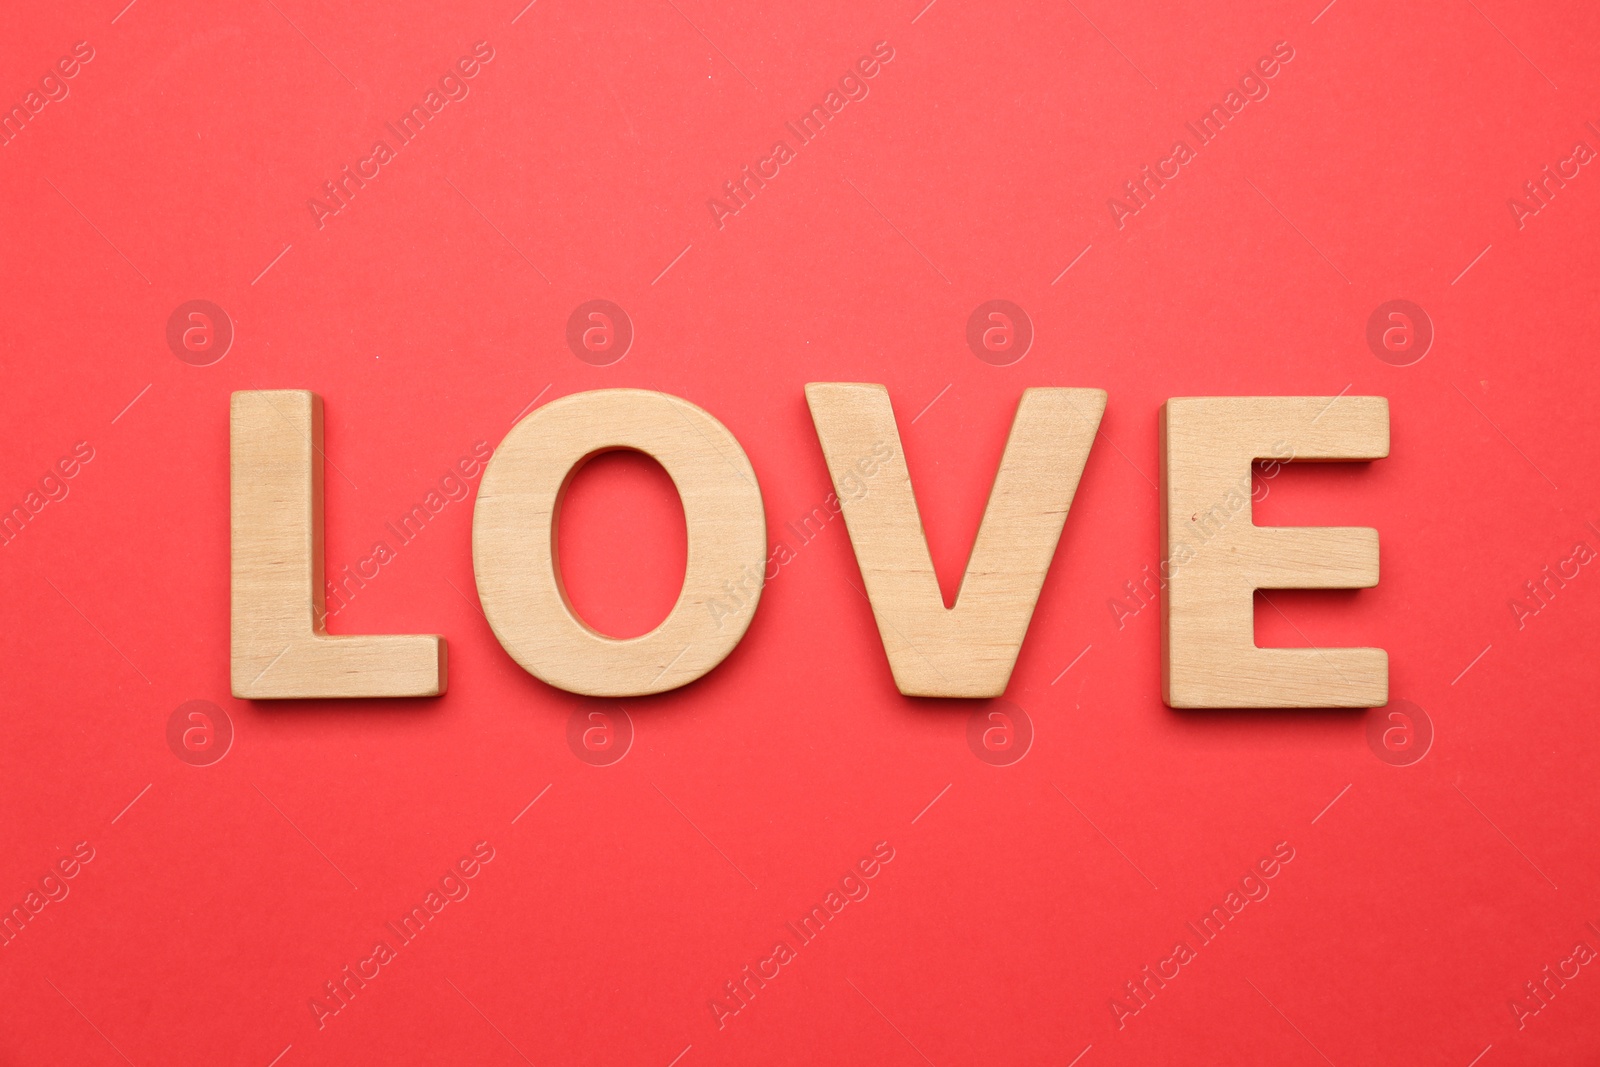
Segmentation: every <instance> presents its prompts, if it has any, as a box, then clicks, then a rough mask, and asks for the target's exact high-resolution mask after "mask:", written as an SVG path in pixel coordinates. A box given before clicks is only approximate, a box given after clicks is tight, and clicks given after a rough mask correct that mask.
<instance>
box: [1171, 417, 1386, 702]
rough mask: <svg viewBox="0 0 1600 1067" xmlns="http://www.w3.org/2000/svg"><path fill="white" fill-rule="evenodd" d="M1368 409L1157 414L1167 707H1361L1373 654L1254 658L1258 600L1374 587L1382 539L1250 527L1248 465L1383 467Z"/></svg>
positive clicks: (1259, 652) (1379, 661) (1281, 651)
mask: <svg viewBox="0 0 1600 1067" xmlns="http://www.w3.org/2000/svg"><path fill="white" fill-rule="evenodd" d="M1388 454H1389V401H1388V400H1387V399H1385V398H1384V397H1377V396H1339V397H1326V396H1310V397H1306V396H1274V397H1261V396H1255V397H1175V398H1173V399H1171V400H1168V401H1167V402H1166V404H1165V405H1164V406H1163V407H1162V409H1161V494H1162V506H1161V556H1162V567H1163V574H1164V575H1165V577H1166V579H1167V580H1166V583H1165V590H1164V592H1163V595H1162V599H1161V654H1162V696H1163V698H1164V699H1165V700H1166V702H1167V704H1168V705H1169V706H1170V707H1174V708H1368V707H1381V706H1383V705H1384V704H1387V703H1388V700H1389V656H1388V653H1386V652H1385V651H1384V650H1383V649H1380V648H1257V647H1256V643H1255V615H1254V597H1255V590H1257V589H1356V588H1368V587H1371V586H1374V585H1377V584H1378V532H1377V531H1376V530H1373V529H1369V528H1366V527H1303V526H1256V525H1254V524H1253V523H1252V522H1251V506H1250V497H1251V481H1250V476H1251V465H1252V464H1253V463H1254V461H1256V460H1258V459H1276V460H1278V461H1286V460H1288V459H1292V460H1293V461H1294V462H1308V461H1328V460H1370V459H1381V458H1382V457H1384V456H1387V455H1388Z"/></svg>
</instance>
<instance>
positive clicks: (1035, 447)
mask: <svg viewBox="0 0 1600 1067" xmlns="http://www.w3.org/2000/svg"><path fill="white" fill-rule="evenodd" d="M806 400H807V402H808V403H809V404H810V406H811V419H812V421H813V422H814V423H815V424H816V428H817V438H818V439H819V440H820V441H821V443H822V452H823V455H824V456H825V457H826V459H827V462H828V470H829V472H830V473H831V475H832V477H833V484H834V488H835V491H836V493H837V494H838V497H839V500H840V501H841V503H842V504H843V507H844V518H845V524H846V526H847V527H848V528H849V531H850V542H851V544H852V545H854V546H855V553H856V562H857V564H858V565H859V566H860V568H861V577H862V580H863V581H864V582H866V586H867V597H868V599H869V600H870V601H871V603H872V613H873V615H874V616H875V617H876V619H877V622H878V633H879V635H880V636H881V637H882V639H883V647H884V651H885V652H886V653H887V654H888V657H889V669H890V670H891V671H892V672H893V674H894V681H895V685H896V686H897V687H898V688H899V690H900V692H902V693H904V694H905V695H906V696H926V697H997V696H999V695H1001V694H1002V693H1004V692H1005V688H1006V683H1007V682H1008V681H1009V680H1010V678H1011V671H1012V668H1013V667H1015V666H1016V662H1017V653H1018V651H1019V650H1020V649H1021V648H1022V639H1023V637H1024V636H1025V635H1026V634H1027V632H1028V622H1029V620H1030V619H1032V618H1033V609H1034V605H1035V604H1036V603H1037V601H1038V599H1039V590H1040V588H1041V586H1042V585H1043V584H1044V576H1045V572H1046V571H1048V570H1049V568H1050V560H1051V558H1052V557H1054V555H1055V551H1056V543H1057V542H1058V541H1059V540H1060V538H1061V528H1062V525H1063V524H1064V523H1065V522H1066V518H1067V509H1068V508H1069V507H1070V506H1071V504H1072V497H1073V495H1074V494H1075V493H1076V492H1077V489H1078V479H1079V478H1080V477H1081V476H1082V474H1083V467H1084V463H1085V462H1086V461H1087V460H1088V458H1089V449H1090V448H1091V447H1092V446H1093V444H1094V438H1095V433H1096V431H1097V430H1098V429H1099V427H1100V417H1101V416H1102V415H1103V414H1104V413H1105V407H1106V394H1105V391H1104V390H1101V389H1027V390H1024V391H1023V394H1022V399H1021V400H1020V401H1019V402H1018V404H1017V413H1016V416H1015V418H1014V419H1013V420H1012V423H1011V435H1010V436H1009V437H1008V438H1007V440H1006V448H1005V453H1004V455H1003V456H1002V457H1001V459H1000V469H999V471H998V472H997V473H996V474H995V479H994V485H993V487H992V488H991V489H990V491H989V502H988V505H987V506H986V507H985V509H984V513H983V522H982V524H981V525H980V526H979V527H978V536H977V538H976V540H975V541H974V542H973V546H972V554H971V556H970V557H969V558H968V561H967V569H966V572H965V574H964V575H963V577H962V579H961V588H960V591H959V592H958V593H957V595H956V602H955V606H954V607H952V608H946V607H945V606H944V598H943V596H942V595H941V594H940V592H939V579H938V577H937V575H936V574H935V573H934V569H933V559H932V557H931V556H930V555H929V553H928V541H927V538H926V537H925V536H924V534H923V530H922V516H921V512H920V511H919V510H918V508H917V498H916V493H915V492H914V491H913V489H912V487H911V474H910V472H909V470H908V469H907V468H906V462H905V455H904V453H903V452H902V450H901V447H900V432H899V430H898V428H897V427H896V425H895V417H894V409H893V407H892V406H891V404H890V402H889V391H888V390H887V389H885V388H884V387H883V386H881V385H865V384H856V383H848V382H813V383H811V384H810V385H807V386H806ZM885 446H888V448H887V451H888V453H889V454H888V458H887V459H884V460H882V466H881V467H880V468H877V469H875V471H874V473H873V475H872V476H871V478H869V479H861V478H860V476H859V475H858V474H855V473H854V471H855V468H856V464H857V463H858V462H860V461H862V460H863V459H865V458H866V457H871V456H874V454H875V450H876V454H877V455H879V456H881V455H882V454H883V450H884V447H885ZM847 479H848V480H847ZM857 484H864V485H865V490H864V491H851V486H853V485H857Z"/></svg>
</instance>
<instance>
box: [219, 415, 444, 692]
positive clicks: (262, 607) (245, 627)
mask: <svg viewBox="0 0 1600 1067" xmlns="http://www.w3.org/2000/svg"><path fill="white" fill-rule="evenodd" d="M230 421H231V430H230V435H231V448H230V455H229V462H230V469H231V475H230V477H231V493H232V509H231V510H232V525H233V654H232V676H233V695H234V696H236V697H240V698H244V699H251V700H305V699H313V698H323V697H423V696H437V695H439V694H440V693H443V692H444V690H445V685H446V680H447V677H446V660H445V656H446V649H445V641H444V638H442V637H438V636H433V635H421V634H406V635H398V634H382V635H367V634H363V635H359V636H358V635H351V634H338V635H332V634H329V633H328V631H327V627H326V625H325V619H326V608H325V604H324V599H323V579H322V566H323V560H322V465H323V458H324V457H323V452H322V398H321V397H320V396H318V395H317V394H315V393H311V392H307V391H305V390H300V389H283V390H251V391H248V392H238V393H234V394H233V403H232V411H231V417H230Z"/></svg>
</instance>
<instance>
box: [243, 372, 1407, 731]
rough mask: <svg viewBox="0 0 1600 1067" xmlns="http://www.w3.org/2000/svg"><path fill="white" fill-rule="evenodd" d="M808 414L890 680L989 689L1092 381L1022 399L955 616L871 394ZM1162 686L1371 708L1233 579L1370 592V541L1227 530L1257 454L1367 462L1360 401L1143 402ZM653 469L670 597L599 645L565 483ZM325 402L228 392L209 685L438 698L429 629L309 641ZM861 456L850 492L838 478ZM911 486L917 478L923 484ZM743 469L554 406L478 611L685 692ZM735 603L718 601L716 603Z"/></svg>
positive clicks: (515, 435)
mask: <svg viewBox="0 0 1600 1067" xmlns="http://www.w3.org/2000/svg"><path fill="white" fill-rule="evenodd" d="M806 401H807V403H808V404H809V405H810V409H811V418H812V422H813V424H814V425H815V427H816V431H817V438H818V441H819V442H820V444H821V446H822V453H823V456H824V458H825V459H826V461H827V465H828V471H829V475H830V477H831V478H832V480H833V483H834V488H835V490H836V491H837V492H836V496H837V499H838V500H839V501H840V504H841V507H842V510H843V513H844V518H845V525H846V527H847V528H848V529H849V533H850V542H851V545H852V546H853V547H854V550H855V553H856V560H857V563H858V564H859V565H860V568H861V576H862V579H863V580H864V581H865V583H866V589H867V596H868V599H869V600H870V602H871V606H872V612H873V615H874V616H875V617H876V620H877V624H878V633H879V636H880V637H881V639H882V641H883V647H884V652H885V654H886V655H887V657H888V660H889V668H890V670H891V672H892V673H893V675H894V681H895V685H896V687H897V688H898V689H899V690H900V692H901V693H903V694H905V695H907V696H923V697H967V698H981V697H996V696H999V695H1001V694H1002V693H1003V692H1004V691H1005V688H1006V684H1007V683H1008V682H1009V680H1010V678H1011V672H1012V669H1013V668H1014V667H1015V665H1016V661H1017V654H1018V652H1019V651H1020V650H1021V648H1022V641H1023V638H1024V637H1025V636H1026V634H1027V630H1028V624H1029V621H1030V620H1031V619H1032V617H1033V610H1034V606H1035V604H1036V602H1037V601H1038V598H1039V590H1040V588H1041V587H1042V586H1043V584H1044V578H1045V574H1046V572H1047V571H1048V570H1049V568H1050V562H1051V559H1052V558H1053V557H1054V555H1055V551H1056V545H1057V542H1058V541H1059V540H1060V538H1061V531H1062V528H1063V526H1064V524H1065V522H1066V519H1067V511H1068V509H1069V508H1070V507H1071V505H1072V499H1073V496H1074V495H1075V494H1076V492H1077V488H1078V480H1079V478H1080V477H1081V476H1082V474H1083V469H1084V465H1085V463H1086V462H1087V461H1088V458H1089V450H1090V449H1091V447H1093V445H1094V439H1095V434H1096V433H1097V432H1098V430H1099V427H1100V419H1101V416H1102V415H1103V414H1104V413H1105V406H1106V394H1105V392H1104V391H1103V390H1100V389H1065V388H1038V389H1027V390H1024V391H1023V394H1022V398H1021V400H1020V401H1019V402H1018V404H1017V411H1016V415H1015V417H1014V418H1013V420H1012V423H1011V433H1010V436H1009V437H1008V439H1007V441H1006V447H1005V452H1004V454H1003V455H1002V457H1001V459H1000V466H999V469H998V470H997V471H996V473H995V478H994V484H993V487H992V488H991V490H990V493H989V501H988V504H987V505H986V507H985V510H984V514H983V521H982V523H981V524H980V526H979V527H978V534H977V538H976V540H975V541H974V543H973V546H972V553H971V556H970V557H969V559H968V562H967V569H966V574H965V576H964V577H963V578H962V582H961V588H960V592H959V594H958V595H957V597H956V602H955V605H954V606H953V607H950V608H946V607H945V606H944V600H943V597H942V596H941V595H940V592H939V581H938V578H937V577H936V576H935V574H934V569H933V561H932V557H931V556H930V555H929V552H928V542H927V539H926V537H925V536H924V534H923V527H922V517H921V515H920V513H919V511H918V508H917V499H916V495H915V493H914V492H913V490H912V485H911V476H910V473H909V471H908V470H907V467H906V461H905V454H904V451H903V449H902V448H901V447H900V434H899V429H898V427H897V425H896V422H895V415H894V409H893V407H892V406H891V405H890V402H889V392H888V390H887V389H885V388H884V387H883V386H881V385H864V384H853V383H845V382H815V383H812V384H810V385H808V386H806ZM1160 434H1161V482H1162V484H1161V490H1160V492H1161V555H1162V561H1161V577H1162V598H1163V603H1162V695H1163V698H1164V699H1165V700H1166V702H1167V703H1168V704H1169V705H1170V706H1172V707H1175V708H1242V707H1255V708H1274V707H1357V708H1367V707H1380V706H1382V705H1384V704H1385V703H1387V702H1388V690H1389V659H1388V654H1387V653H1385V652H1384V651H1383V650H1382V649H1377V648H1303V649H1290V648H1257V647H1256V645H1255V632H1254V616H1253V599H1254V592H1255V590H1256V589H1346V588H1367V587H1371V586H1374V585H1376V584H1377V583H1378V534H1377V531H1376V530H1371V529H1366V528H1354V527H1351V528H1344V527H1329V528H1312V527H1262V526H1256V525H1255V524H1254V523H1252V522H1251V520H1250V496H1251V493H1250V470H1251V465H1252V464H1253V463H1255V462H1256V461H1257V460H1260V459H1268V458H1273V459H1280V460H1281V459H1282V457H1284V456H1291V457H1293V458H1294V460H1295V461H1301V460H1313V461H1315V460H1370V459H1379V458H1382V457H1384V456H1386V455H1388V453H1389V402H1388V401H1387V400H1386V399H1384V398H1382V397H1355V396H1339V397H1184V398H1174V399H1171V400H1168V401H1167V402H1166V404H1165V405H1163V407H1162V410H1161V420H1160ZM617 449H629V450H634V451H638V452H643V453H645V454H646V455H649V456H651V457H653V458H654V459H655V460H656V461H657V462H658V463H660V464H661V466H662V467H663V468H665V469H666V471H667V473H668V474H669V475H670V476H671V478H672V481H673V483H674V485H675V486H676V487H677V490H678V494H679V496H680V498H681V500H682V502H683V516H684V524H685V526H686V528H687V533H688V561H687V564H686V566H685V568H684V576H683V585H682V588H681V589H680V591H679V594H678V599H677V601H676V603H675V604H674V605H673V608H672V610H671V612H669V613H668V615H667V617H666V619H664V620H663V621H662V622H661V624H660V625H659V626H657V627H656V628H655V629H654V630H652V631H650V632H649V633H647V634H645V635H643V636H642V637H634V638H627V639H619V638H612V637H607V636H606V635H604V634H601V633H598V632H596V631H595V630H594V629H592V628H591V627H590V626H588V625H587V624H586V623H585V622H584V621H583V620H582V619H581V618H580V617H579V616H578V615H577V613H576V612H575V611H574V610H573V608H572V606H571V605H570V604H569V603H568V602H567V598H566V595H565V593H564V591H563V589H562V581H561V572H560V567H559V564H558V562H557V559H556V554H555V545H554V536H555V530H556V524H557V520H558V515H559V511H560V507H561V500H562V496H563V494H564V492H565V490H566V487H567V485H568V484H569V482H570V481H571V479H572V477H573V474H574V473H575V472H576V471H577V470H578V468H580V467H581V466H582V465H583V464H584V463H585V462H586V461H587V460H589V459H591V458H592V457H594V456H595V455H597V454H599V453H601V452H607V451H612V450H617ZM322 455H323V452H322V400H321V398H320V397H318V396H317V395H316V394H314V393H310V392H304V391H290V390H284V391H251V392H239V393H235V394H233V404H232V414H231V487H232V488H231V493H232V504H231V508H232V531H233V532H232V538H233V575H232V599H233V605H232V664H231V666H232V680H233V695H234V696H236V697H242V698H250V699H276V700H282V699H310V698H324V697H421V696H437V695H438V694H440V693H443V692H444V690H445V685H446V681H447V669H446V646H445V640H444V638H443V637H440V636H437V635H418V634H412V635H398V634H384V635H355V634H337V635H335V634H329V633H328V632H327V629H326V625H325V621H326V610H325V602H324V592H323V590H324V584H323V559H322V555H323V553H322V478H323V471H322V466H323V464H322ZM864 461H870V466H871V468H872V471H873V474H872V484H871V486H870V489H869V490H868V491H865V492H860V491H856V490H858V489H859V488H860V486H861V484H862V482H861V477H860V475H859V474H858V471H860V470H861V469H862V464H863V462H864ZM923 488H924V491H927V489H928V487H926V486H924V487H923ZM766 534H767V527H766V515H765V511H764V508H763V505H762V499H761V489H760V487H759V485H758V483H757V480H756V472H755V470H754V469H753V468H752V467H751V465H750V460H749V458H748V457H747V456H746V455H745V452H744V449H743V448H742V447H741V446H740V444H739V442H738V441H737V440H736V439H735V438H734V436H733V434H732V433H730V432H729V431H728V429H727V427H725V426H724V425H723V424H722V423H721V422H719V421H717V419H716V418H714V417H713V416H712V415H711V414H709V413H708V412H706V411H704V410H702V409H701V408H699V407H696V406H695V405H694V404H691V403H689V402H688V401H687V400H684V399H682V398H680V397H676V396H670V395H668V394H666V393H659V392H651V391H647V390H641V389H602V390H597V391H594V392H587V393H577V394H574V395H572V396H567V397H563V398H561V399H559V400H554V401H552V402H550V403H549V404H546V405H545V406H544V407H542V408H539V409H538V410H536V411H534V412H533V413H532V414H530V415H528V416H527V417H526V418H525V419H523V420H522V421H521V422H519V423H518V424H517V425H516V426H514V427H512V429H511V431H510V433H508V434H507V435H506V437H505V439H504V440H502V441H501V442H500V445H499V447H497V448H496V449H495V451H494V454H493V456H492V457H491V458H490V459H489V462H488V466H487V468H486V469H485V471H484V473H483V480H482V482H481V484H480V485H479V488H478V499H477V504H476V506H475V510H474V512H473V519H472V564H473V570H474V573H475V575H476V578H477V586H478V597H479V600H480V601H481V603H482V606H483V613H484V615H485V617H486V618H487V619H488V621H489V625H490V627H491V628H492V629H493V631H494V634H495V636H496V637H497V638H498V639H499V641H500V643H501V645H502V646H503V647H504V648H505V650H506V652H507V653H509V654H510V656H511V658H512V659H514V660H516V661H517V663H519V664H521V665H522V667H523V668H524V669H526V670H527V671H528V672H529V673H530V674H532V675H534V676H535V677H537V678H539V679H540V680H542V681H544V682H546V683H548V684H549V685H552V686H555V687H557V688H559V689H564V690H567V691H569V692H573V693H582V694H585V695H588V696H599V697H623V696H642V695H645V694H648V693H660V692H663V691H665V690H669V689H674V688H677V687H678V686H682V685H687V684H688V683H690V682H692V681H694V680H695V679H697V678H700V677H701V676H703V675H705V674H706V673H707V672H709V671H711V670H712V669H713V668H715V667H716V666H717V664H719V663H721V662H722V661H723V659H725V658H726V657H727V655H728V653H729V652H731V651H733V649H734V647H735V646H736V645H737V644H738V643H739V641H740V639H741V638H742V637H743V636H744V633H745V631H746V630H747V629H748V628H749V625H750V621H751V619H752V617H753V616H754V613H755V608H756V604H757V603H758V602H759V600H760V596H761V586H762V583H763V581H764V579H765V575H766V572H767V567H768V560H767V547H766V541H767V538H766ZM730 588H737V589H739V590H740V591H741V593H742V594H743V595H742V600H743V603H744V607H742V608H741V609H740V610H739V611H738V612H737V613H735V614H732V615H730V613H729V612H728V611H727V610H723V611H720V612H719V611H717V610H715V609H716V607H717V606H718V605H719V604H722V600H721V599H719V598H725V597H726V596H727V590H728V589H730Z"/></svg>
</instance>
